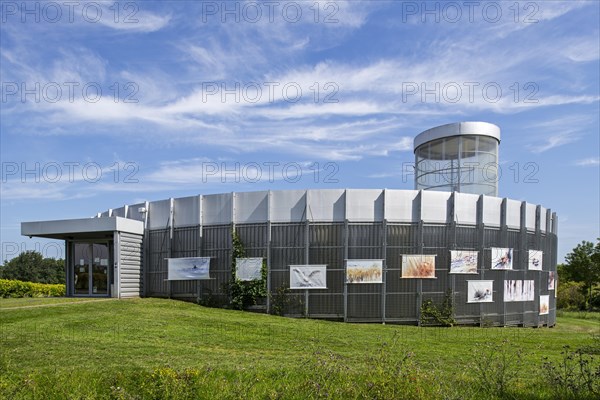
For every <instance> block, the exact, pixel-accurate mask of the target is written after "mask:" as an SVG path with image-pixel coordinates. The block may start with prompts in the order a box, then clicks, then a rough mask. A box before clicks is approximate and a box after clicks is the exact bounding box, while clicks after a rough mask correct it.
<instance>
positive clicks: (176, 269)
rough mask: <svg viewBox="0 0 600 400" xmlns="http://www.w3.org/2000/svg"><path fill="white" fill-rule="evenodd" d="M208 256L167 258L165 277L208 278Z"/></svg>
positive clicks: (171, 278)
mask: <svg viewBox="0 0 600 400" xmlns="http://www.w3.org/2000/svg"><path fill="white" fill-rule="evenodd" d="M209 270H210V257H185V258H167V279H168V280H170V281H184V280H196V279H210V276H209Z"/></svg>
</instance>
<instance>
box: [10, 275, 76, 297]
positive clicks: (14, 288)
mask: <svg viewBox="0 0 600 400" xmlns="http://www.w3.org/2000/svg"><path fill="white" fill-rule="evenodd" d="M65 292H66V288H65V285H49V284H45V283H33V282H23V281H17V280H8V279H0V297H61V296H64V295H65Z"/></svg>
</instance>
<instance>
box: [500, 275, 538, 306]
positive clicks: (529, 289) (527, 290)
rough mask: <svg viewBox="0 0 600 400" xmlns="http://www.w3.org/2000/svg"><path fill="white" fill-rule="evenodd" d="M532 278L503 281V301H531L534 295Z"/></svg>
mask: <svg viewBox="0 0 600 400" xmlns="http://www.w3.org/2000/svg"><path fill="white" fill-rule="evenodd" d="M534 289H535V284H534V281H533V280H525V281H524V280H520V279H512V280H505V281H504V301H505V302H513V301H533V300H534V296H535V290H534Z"/></svg>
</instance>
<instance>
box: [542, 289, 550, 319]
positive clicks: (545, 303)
mask: <svg viewBox="0 0 600 400" xmlns="http://www.w3.org/2000/svg"><path fill="white" fill-rule="evenodd" d="M549 312H550V296H549V295H547V294H544V295H542V296H540V315H547V314H548V313H549Z"/></svg>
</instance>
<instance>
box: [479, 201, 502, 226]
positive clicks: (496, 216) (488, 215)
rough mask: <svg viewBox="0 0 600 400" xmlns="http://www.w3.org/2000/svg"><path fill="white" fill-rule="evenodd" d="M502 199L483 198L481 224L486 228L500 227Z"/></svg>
mask: <svg viewBox="0 0 600 400" xmlns="http://www.w3.org/2000/svg"><path fill="white" fill-rule="evenodd" d="M501 211H502V199H501V198H499V197H490V196H483V223H484V224H485V225H486V226H497V227H499V226H500V215H501Z"/></svg>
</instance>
